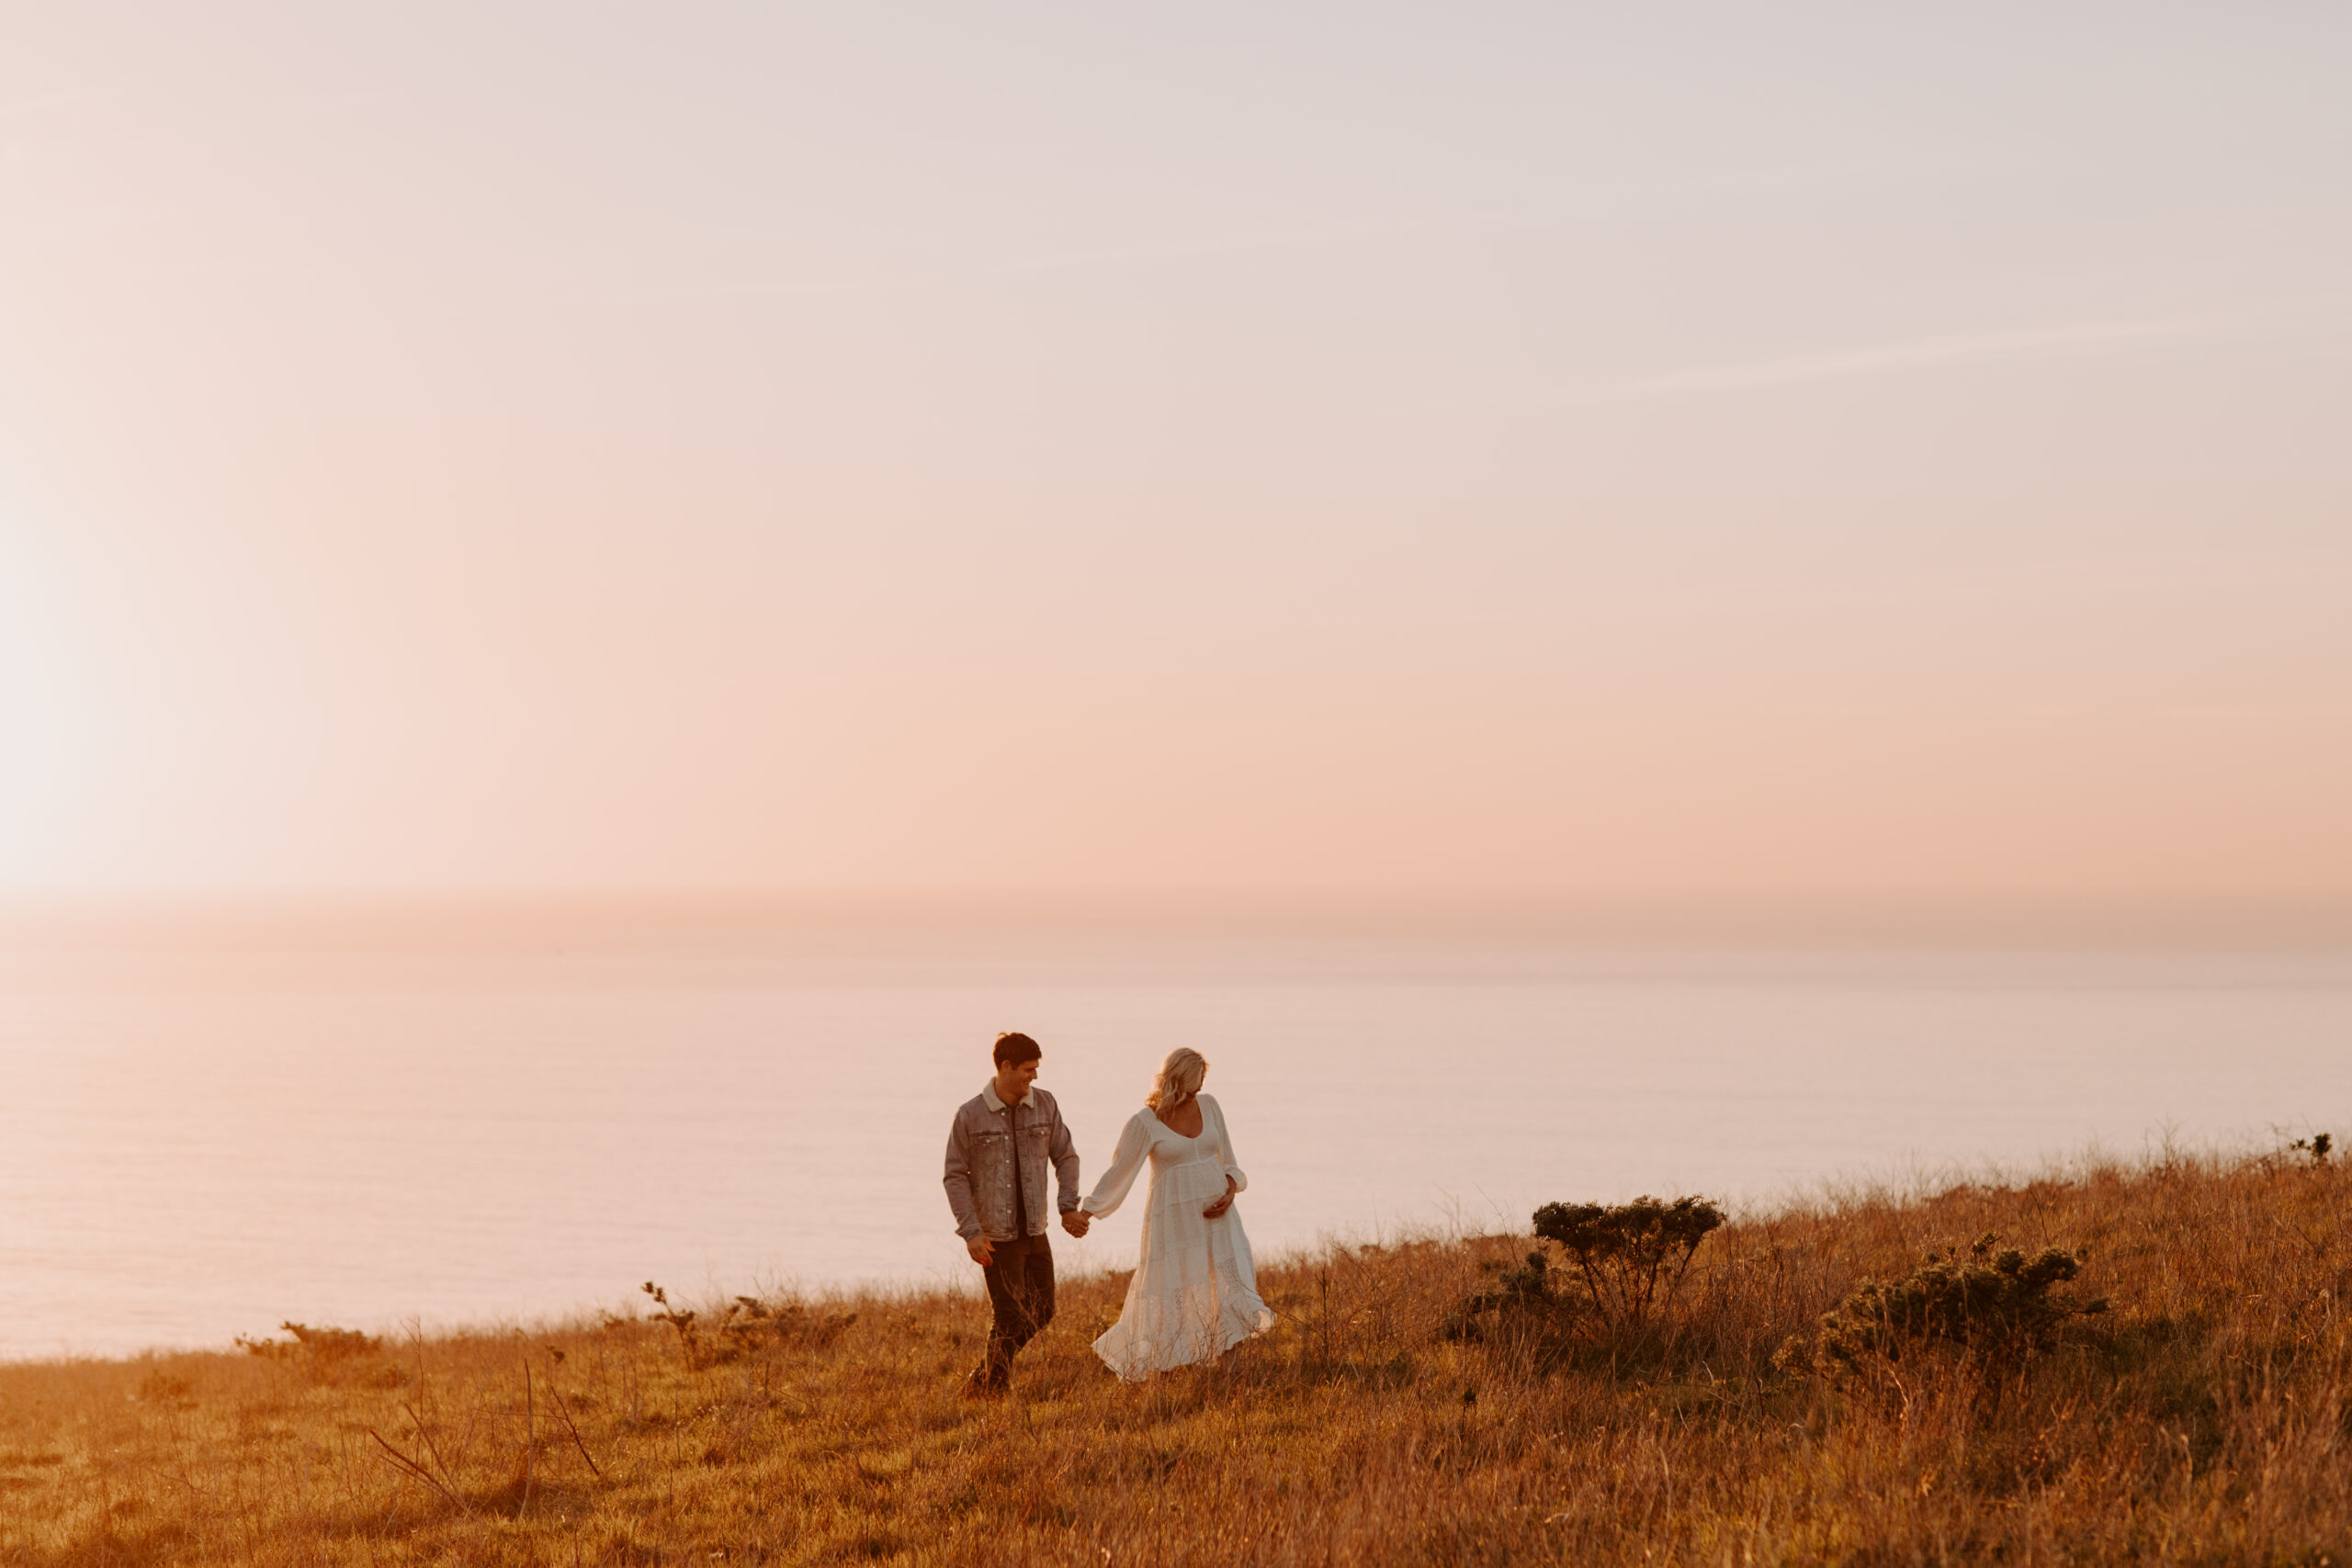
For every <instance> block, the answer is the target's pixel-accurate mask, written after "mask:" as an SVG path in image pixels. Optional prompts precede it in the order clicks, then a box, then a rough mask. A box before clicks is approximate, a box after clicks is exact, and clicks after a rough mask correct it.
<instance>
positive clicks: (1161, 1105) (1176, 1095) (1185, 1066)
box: [1143, 1045, 1209, 1111]
mask: <svg viewBox="0 0 2352 1568" xmlns="http://www.w3.org/2000/svg"><path fill="white" fill-rule="evenodd" d="M1208 1070H1209V1063H1208V1058H1207V1057H1205V1056H1204V1055H1201V1054H1200V1053H1199V1052H1198V1051H1195V1050H1193V1048H1192V1047H1191V1046H1190V1045H1179V1046H1177V1047H1176V1049H1174V1050H1173V1051H1170V1052H1169V1053H1168V1060H1166V1061H1164V1062H1162V1063H1160V1064H1159V1077H1156V1078H1154V1079H1152V1080H1151V1092H1150V1093H1149V1094H1147V1095H1145V1096H1144V1097H1143V1102H1144V1103H1145V1104H1146V1105H1148V1106H1150V1107H1151V1108H1152V1109H1153V1110H1154V1111H1173V1110H1175V1109H1176V1107H1178V1106H1180V1105H1182V1104H1183V1103H1184V1102H1185V1101H1186V1100H1190V1099H1192V1098H1193V1096H1194V1095H1196V1094H1198V1093H1200V1092H1201V1079H1202V1078H1203V1077H1206V1076H1207V1074H1208Z"/></svg>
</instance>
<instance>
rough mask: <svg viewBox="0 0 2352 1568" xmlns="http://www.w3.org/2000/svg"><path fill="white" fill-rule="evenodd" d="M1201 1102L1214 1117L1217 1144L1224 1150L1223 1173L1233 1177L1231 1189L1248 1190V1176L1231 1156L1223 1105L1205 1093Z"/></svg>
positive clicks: (1231, 1140)
mask: <svg viewBox="0 0 2352 1568" xmlns="http://www.w3.org/2000/svg"><path fill="white" fill-rule="evenodd" d="M1201 1103H1202V1104H1204V1105H1205V1106H1207V1107H1208V1108H1209V1111H1210V1112H1211V1113H1212V1114H1213V1115H1215V1116H1216V1141H1217V1146H1218V1147H1219V1148H1221V1149H1223V1150H1224V1151H1225V1174H1226V1175H1227V1176H1229V1177H1231V1178H1233V1190H1235V1191H1236V1192H1247V1191H1249V1190H1250V1178H1249V1177H1247V1176H1246V1175H1244V1174H1243V1173H1242V1170H1241V1166H1240V1163H1239V1162H1238V1160H1236V1159H1235V1158H1234V1156H1233V1134H1232V1133H1231V1132H1230V1131H1228V1130H1227V1127H1226V1124H1225V1107H1224V1106H1222V1105H1219V1104H1218V1103H1217V1102H1216V1100H1213V1099H1211V1098H1210V1097H1209V1096H1207V1095H1205V1094H1204V1095H1203V1096H1201Z"/></svg>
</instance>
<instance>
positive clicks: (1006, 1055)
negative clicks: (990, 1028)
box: [996, 1029, 1046, 1067]
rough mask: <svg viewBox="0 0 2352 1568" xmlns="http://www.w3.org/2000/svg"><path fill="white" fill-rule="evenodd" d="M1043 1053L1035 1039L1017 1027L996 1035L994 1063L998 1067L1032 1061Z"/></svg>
mask: <svg viewBox="0 0 2352 1568" xmlns="http://www.w3.org/2000/svg"><path fill="white" fill-rule="evenodd" d="M1045 1054H1046V1053H1045V1052H1044V1051H1042V1050H1040V1049H1039V1048H1038V1045H1037V1043H1036V1042H1035V1040H1032V1039H1030V1038H1029V1037H1028V1036H1027V1035H1026V1034H1023V1033H1022V1032H1020V1031H1019V1030H1017V1029H1016V1030H1009V1031H1007V1032H1004V1033H1002V1034H1000V1035H998V1036H997V1037H996V1065H997V1066H1000V1067H1017V1066H1020V1065H1021V1064H1022V1063H1023V1062H1034V1061H1035V1060H1036V1059H1037V1058H1038V1057H1040V1056H1042V1055H1045Z"/></svg>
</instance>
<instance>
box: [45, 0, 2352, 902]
mask: <svg viewBox="0 0 2352 1568" xmlns="http://www.w3.org/2000/svg"><path fill="white" fill-rule="evenodd" d="M1935 13H1939V14H1935ZM5 32H6V44H5V47H0V748H5V751H0V892H17V893H40V892H45V891H64V892H84V893H88V892H105V891H124V890H171V889H181V890H187V889H303V888H371V887H407V888H466V887H473V888H493V887H657V886H669V887H715V886H729V887H838V886H849V887H917V886H962V887H1038V888H1077V889H1101V888H1153V887H1209V888H1220V887H1222V888H1243V887H1250V888H1294V889H1331V888H1429V887H1444V888H1461V889H1473V890H1475V889H1521V890H1529V889H1532V890H1551V891H1562V890H1566V891H1590V890H1611V891H1633V892H1639V893H1654V894H1668V895H1674V894H1686V893H1700V892H1710V891H1732V892H1747V893H1757V892H1762V893H1768V894H1779V893H1791V894H1802V893H1833V894H1843V893H1853V892H1861V893H1917V892H1961V893H1980V892H2002V893H2017V892H2022V893H2053V894H2068V895H2077V894H2086V895H2116V894H2121V895H2146V894H2165V895H2187V896H2201V895H2208V894H2214V893H2233V894H2291V895H2317V896H2323V897H2338V896H2344V895H2347V894H2352V92H2348V91H2346V83H2347V82H2352V8H2346V7H2344V6H2332V5H2317V4H2312V5H2292V4H2290V5H2278V6H2252V7H2248V6H2168V5H2161V4H2145V3H2135V4H2131V5H2120V4H2119V5H2098V6H2094V5H2080V6H2047V5H2038V6H2024V5H2015V6H2002V5H1989V6H1947V7H1939V8H1932V10H1931V8H1926V7H1913V6H1901V7H1893V6H1863V5H1853V6H1837V7H1822V6H1736V5H1723V6H1679V5H1678V6H1612V7H1599V6H1562V5H1525V6H1519V5H1474V6H1389V5H1376V4H1362V3H1354V4H1349V5H1345V6H1306V5H1298V6H1266V5H1261V4H1251V5H1225V4H1204V3H1197V0H1195V3H1189V4H1186V5H1183V6H1150V7H1146V6H1041V5H1030V4H1008V5H992V6H970V5H962V6H914V5H896V4H861V5H839V6H818V5H812V6H752V5H744V6H707V5H698V4H668V5H662V6H578V5H557V4H553V3H548V4H523V3H482V0H468V3H465V4H446V5H435V4H407V3H404V4H401V5H398V6H390V5H386V6H311V5H302V6H295V5H286V6H255V5H248V4H241V3H237V0H214V3H208V4H206V5H204V6H179V5H169V6H167V5H160V4H159V5H154V6H108V5H105V4H91V5H82V4H76V5H74V6H29V5H14V6H9V7H8V8H7V12H6V28H5Z"/></svg>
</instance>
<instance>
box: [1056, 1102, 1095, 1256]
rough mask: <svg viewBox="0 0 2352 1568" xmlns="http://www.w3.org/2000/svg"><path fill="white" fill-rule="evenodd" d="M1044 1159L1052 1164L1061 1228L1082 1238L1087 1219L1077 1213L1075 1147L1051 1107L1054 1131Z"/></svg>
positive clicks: (1066, 1124) (1058, 1113) (1087, 1222)
mask: <svg viewBox="0 0 2352 1568" xmlns="http://www.w3.org/2000/svg"><path fill="white" fill-rule="evenodd" d="M1046 1158H1047V1159H1049V1160H1052V1161H1053V1162H1054V1189H1055V1190H1054V1206H1055V1207H1056V1208H1058V1209H1059V1210H1060V1211H1061V1214H1062V1229H1064V1230H1066V1231H1068V1232H1069V1234H1070V1235H1085V1234H1086V1227H1087V1224H1089V1220H1088V1217H1087V1216H1086V1215H1084V1214H1081V1213H1079V1212H1078V1145H1077V1143H1076V1141H1074V1140H1073V1139H1072V1138H1071V1137H1070V1135H1069V1122H1065V1121H1063V1120H1062V1111H1061V1107H1060V1106H1058V1105H1057V1106H1055V1107H1054V1132H1053V1136H1051V1137H1050V1138H1048V1139H1047V1140H1046Z"/></svg>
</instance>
